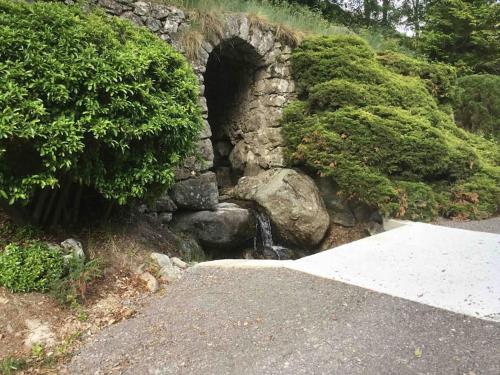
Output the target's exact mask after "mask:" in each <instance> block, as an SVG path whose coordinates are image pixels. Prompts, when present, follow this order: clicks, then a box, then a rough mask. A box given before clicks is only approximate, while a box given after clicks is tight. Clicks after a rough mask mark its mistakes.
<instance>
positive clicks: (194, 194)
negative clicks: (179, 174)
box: [170, 172, 219, 210]
mask: <svg viewBox="0 0 500 375" xmlns="http://www.w3.org/2000/svg"><path fill="white" fill-rule="evenodd" d="M170 195H171V197H172V199H173V200H174V202H175V204H176V205H177V207H179V208H187V209H190V210H212V209H214V208H215V206H216V205H217V203H219V191H218V189H217V178H216V176H215V173H213V172H207V173H204V174H202V175H200V176H197V177H193V178H190V179H188V180H184V181H179V182H177V183H176V184H175V185H174V186H173V187H172V191H171V193H170Z"/></svg>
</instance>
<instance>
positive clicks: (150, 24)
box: [144, 17, 162, 32]
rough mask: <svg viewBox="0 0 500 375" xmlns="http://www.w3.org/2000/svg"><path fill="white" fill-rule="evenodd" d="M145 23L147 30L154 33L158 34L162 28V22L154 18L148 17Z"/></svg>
mask: <svg viewBox="0 0 500 375" xmlns="http://www.w3.org/2000/svg"><path fill="white" fill-rule="evenodd" d="M144 23H145V25H146V26H147V28H148V29H149V30H151V31H152V32H156V31H158V30H160V29H161V27H162V23H161V21H160V20H158V19H156V18H153V17H147V18H146V21H145V22H144Z"/></svg>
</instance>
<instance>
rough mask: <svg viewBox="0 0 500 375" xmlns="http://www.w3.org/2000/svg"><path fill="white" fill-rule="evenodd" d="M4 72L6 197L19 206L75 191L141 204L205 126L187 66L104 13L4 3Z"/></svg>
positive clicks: (1, 191)
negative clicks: (41, 195) (42, 194)
mask: <svg viewBox="0 0 500 375" xmlns="http://www.w3.org/2000/svg"><path fill="white" fill-rule="evenodd" d="M0 75H1V76H2V79H1V80H0V108H1V109H2V110H1V111H0V196H1V197H2V198H4V199H6V200H8V201H9V202H11V203H12V202H15V201H26V200H29V199H30V198H31V197H32V196H33V194H34V193H35V192H37V191H40V190H41V189H46V190H47V189H52V188H56V187H60V188H61V191H62V193H61V194H60V195H61V196H62V198H64V186H67V185H70V184H77V185H85V186H89V187H91V188H93V189H95V191H97V192H98V193H100V194H102V195H103V196H104V197H106V198H108V199H113V200H117V201H118V202H119V203H125V202H126V201H127V200H128V199H130V198H133V197H142V196H143V195H144V194H145V193H146V192H147V191H148V190H151V189H152V188H153V187H155V186H158V185H168V184H169V183H171V182H172V181H173V179H174V176H173V168H174V166H175V165H176V164H177V163H178V162H179V160H181V159H182V158H183V157H184V156H186V154H187V153H188V152H189V151H190V148H191V145H192V144H193V141H194V139H195V138H196V136H197V134H198V132H199V130H200V129H201V116H200V112H199V108H198V105H197V95H198V93H197V81H196V78H195V76H194V74H193V73H192V71H191V69H190V67H189V65H188V64H187V62H186V61H185V59H184V58H183V57H182V56H181V55H180V54H178V53H176V52H175V51H174V50H173V49H172V48H171V47H170V46H168V45H167V44H166V43H164V42H163V41H161V40H160V39H158V38H157V37H155V36H154V35H152V34H150V33H149V32H148V31H146V30H145V29H141V28H137V27H134V26H132V24H131V23H129V22H128V21H125V20H122V19H118V18H109V17H107V16H106V15H104V14H103V13H102V14H101V13H98V12H97V13H96V12H91V13H86V12H85V11H84V10H82V9H80V7H76V6H75V7H71V6H66V5H64V4H55V3H38V2H37V3H33V4H28V3H25V2H17V1H10V0H0ZM66 195H67V194H66ZM62 198H61V199H62ZM58 199H59V198H58ZM48 201H50V199H47V202H48ZM47 205H48V203H47Z"/></svg>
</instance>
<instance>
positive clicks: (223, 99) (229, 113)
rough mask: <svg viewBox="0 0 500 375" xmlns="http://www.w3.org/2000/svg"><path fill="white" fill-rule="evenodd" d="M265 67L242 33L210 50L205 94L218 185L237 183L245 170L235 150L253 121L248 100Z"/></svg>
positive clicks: (225, 185) (220, 186)
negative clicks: (243, 38)
mask: <svg viewBox="0 0 500 375" xmlns="http://www.w3.org/2000/svg"><path fill="white" fill-rule="evenodd" d="M262 68H263V60H262V57H261V56H260V55H259V54H258V53H257V51H256V50H255V48H254V47H253V46H251V45H250V44H249V43H248V42H246V41H244V40H242V39H241V38H239V37H233V38H230V39H226V40H223V41H221V42H220V43H219V45H217V46H216V47H215V48H214V49H213V50H212V52H211V53H210V54H209V57H208V60H207V64H206V71H205V74H204V79H205V93H204V96H205V98H206V101H207V108H208V113H207V116H208V117H207V121H208V124H209V126H210V130H211V133H212V137H211V140H212V146H213V151H214V161H213V164H214V171H215V173H216V175H217V183H218V185H219V188H226V187H230V186H232V185H234V184H236V182H237V180H238V178H239V177H241V176H242V175H243V173H244V172H245V171H244V169H243V167H244V165H243V161H242V160H239V159H238V158H239V155H238V154H237V153H235V152H233V151H234V146H235V145H236V144H238V143H239V142H240V141H242V140H243V132H242V131H243V129H247V128H249V123H250V122H251V121H252V118H251V117H250V118H249V116H248V114H249V113H252V111H251V109H250V108H249V103H250V100H251V96H252V89H253V87H254V85H255V80H256V77H257V76H258V73H259V70H261V69H262Z"/></svg>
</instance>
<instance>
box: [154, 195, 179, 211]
mask: <svg viewBox="0 0 500 375" xmlns="http://www.w3.org/2000/svg"><path fill="white" fill-rule="evenodd" d="M154 207H155V210H156V211H158V212H175V211H177V206H176V205H175V203H174V201H173V200H172V198H170V196H169V195H168V194H163V195H162V196H161V197H160V198H158V200H157V201H156V202H155V204H154Z"/></svg>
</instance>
